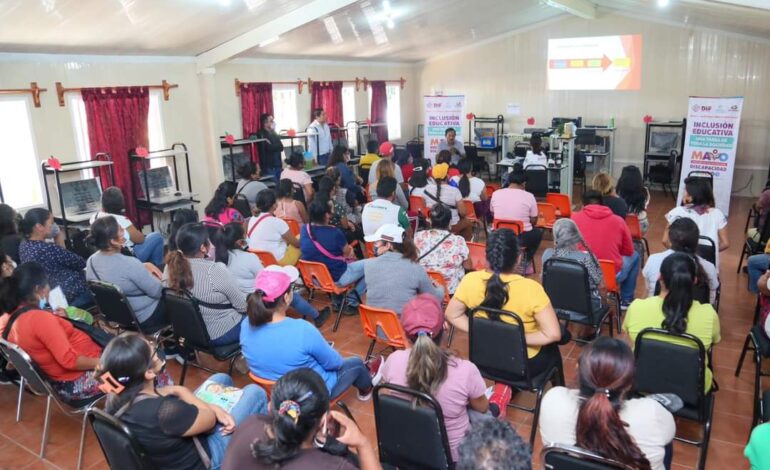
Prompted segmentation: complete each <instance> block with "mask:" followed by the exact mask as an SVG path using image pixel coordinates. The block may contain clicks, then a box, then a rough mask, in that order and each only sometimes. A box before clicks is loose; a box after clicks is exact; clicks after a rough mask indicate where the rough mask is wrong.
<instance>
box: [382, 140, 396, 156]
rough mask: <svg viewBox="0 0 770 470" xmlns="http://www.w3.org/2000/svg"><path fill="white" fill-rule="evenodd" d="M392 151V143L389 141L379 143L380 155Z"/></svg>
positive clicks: (388, 153)
mask: <svg viewBox="0 0 770 470" xmlns="http://www.w3.org/2000/svg"><path fill="white" fill-rule="evenodd" d="M391 153H393V144H391V143H390V142H383V143H381V144H380V155H383V156H384V155H390V154H391Z"/></svg>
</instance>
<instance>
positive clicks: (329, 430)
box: [313, 413, 340, 449]
mask: <svg viewBox="0 0 770 470" xmlns="http://www.w3.org/2000/svg"><path fill="white" fill-rule="evenodd" d="M339 432H340V424H339V423H338V422H337V421H335V420H334V418H332V415H331V413H329V414H327V415H326V419H325V420H324V423H323V427H322V428H321V435H322V436H324V439H323V440H321V439H319V438H318V436H316V437H315V439H313V444H315V446H316V447H317V448H319V449H323V448H326V447H327V446H328V444H329V443H330V441H335V442H336V438H337V437H338V436H339ZM329 437H332V438H333V439H329Z"/></svg>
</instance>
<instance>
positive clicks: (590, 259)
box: [543, 218, 604, 312]
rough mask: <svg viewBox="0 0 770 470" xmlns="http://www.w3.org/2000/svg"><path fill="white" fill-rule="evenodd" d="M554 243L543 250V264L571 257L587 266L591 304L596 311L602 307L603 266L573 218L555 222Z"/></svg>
mask: <svg viewBox="0 0 770 470" xmlns="http://www.w3.org/2000/svg"><path fill="white" fill-rule="evenodd" d="M553 243H554V248H546V249H545V251H544V252H543V266H545V262H546V261H548V260H549V259H551V258H565V259H570V260H573V261H577V262H578V263H580V264H582V265H583V266H585V267H586V270H587V271H588V285H589V287H590V288H591V306H592V307H593V310H594V312H597V311H599V310H600V309H601V308H602V295H601V293H600V292H599V287H601V285H602V284H604V275H603V274H602V268H601V266H599V261H598V260H597V259H596V256H595V255H594V254H593V252H592V251H591V248H589V247H588V245H587V244H586V242H585V240H583V236H582V235H581V234H580V230H578V227H577V225H575V222H573V221H572V219H566V218H564V219H559V220H557V221H556V222H555V223H554V224H553Z"/></svg>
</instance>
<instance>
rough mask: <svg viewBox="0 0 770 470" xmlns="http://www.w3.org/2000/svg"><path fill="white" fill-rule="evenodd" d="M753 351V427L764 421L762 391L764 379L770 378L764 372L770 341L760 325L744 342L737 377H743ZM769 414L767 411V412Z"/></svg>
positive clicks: (769, 350)
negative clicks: (748, 355) (748, 353)
mask: <svg viewBox="0 0 770 470" xmlns="http://www.w3.org/2000/svg"><path fill="white" fill-rule="evenodd" d="M749 349H751V350H753V352H754V357H753V359H754V415H753V419H752V421H751V427H754V426H756V425H757V423H758V422H759V421H760V420H761V419H762V416H763V410H762V409H761V407H762V402H761V398H760V393H761V389H762V377H770V372H764V371H763V370H762V359H763V358H768V357H770V339H768V338H767V336H765V333H764V331H762V327H761V326H760V325H756V324H755V325H754V326H753V327H752V328H751V331H749V334H748V335H746V341H744V342H743V349H742V350H741V357H740V358H739V359H738V365H737V366H736V368H735V376H736V377H738V376H739V375H741V369H742V368H743V362H744V360H745V359H746V352H748V350H749ZM766 412H767V410H766Z"/></svg>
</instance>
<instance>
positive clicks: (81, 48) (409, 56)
mask: <svg viewBox="0 0 770 470" xmlns="http://www.w3.org/2000/svg"><path fill="white" fill-rule="evenodd" d="M591 2H593V3H594V4H596V5H597V6H598V7H599V15H603V14H607V13H608V12H614V11H619V12H622V13H625V14H628V15H633V16H638V17H640V18H650V19H657V20H661V21H667V22H672V23H678V24H685V25H691V26H698V27H707V28H714V29H719V30H724V31H729V32H734V33H740V34H745V35H749V36H754V37H757V38H761V39H763V40H770V0H670V5H669V6H668V7H667V8H665V9H660V8H658V7H657V6H656V3H657V2H656V0H591ZM310 3H311V0H0V52H45V53H69V54H137V55H143V54H147V55H182V56H196V55H199V54H201V53H203V52H206V51H208V50H210V49H212V48H215V47H216V46H219V45H221V44H222V43H224V42H226V41H229V40H231V39H233V38H235V37H237V36H239V35H242V34H244V33H247V32H249V31H252V30H254V29H255V28H258V27H260V26H263V25H265V24H268V23H270V22H272V21H273V20H276V19H278V18H279V17H280V16H282V15H286V14H287V13H291V12H293V11H296V10H297V9H299V8H303V7H305V6H308V5H309V4H310ZM383 3H385V2H383V1H382V0H359V1H357V2H355V3H353V4H351V5H350V6H348V7H345V8H342V9H340V10H337V11H336V12H335V13H334V14H332V15H329V16H325V17H319V18H316V19H315V20H313V21H310V22H309V23H306V24H304V25H303V26H300V27H298V28H296V29H294V30H292V31H289V32H287V33H285V34H283V35H281V36H280V38H279V39H278V40H277V41H275V42H273V43H272V44H269V45H266V46H264V47H252V48H251V49H246V50H243V52H242V53H241V54H240V56H241V57H292V58H335V59H355V60H378V61H410V62H411V61H420V60H425V59H428V58H430V57H433V56H435V55H439V54H442V53H446V52H451V51H452V50H455V49H458V48H461V47H464V46H466V45H469V44H472V43H476V42H479V41H483V40H484V39H488V38H490V37H493V36H496V35H500V34H503V33H506V32H509V31H513V30H516V29H520V28H524V27H527V26H530V25H534V24H536V23H539V22H542V21H544V20H548V19H551V18H555V17H557V16H559V15H562V14H564V13H562V12H561V11H560V10H557V9H555V8H552V7H550V6H547V5H545V3H544V2H543V1H542V0H390V2H389V4H390V11H391V12H392V17H393V22H394V23H395V26H394V28H393V29H389V28H388V27H387V16H386V14H385V11H386V10H385V7H384V6H383ZM251 45H252V46H253V44H251Z"/></svg>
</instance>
